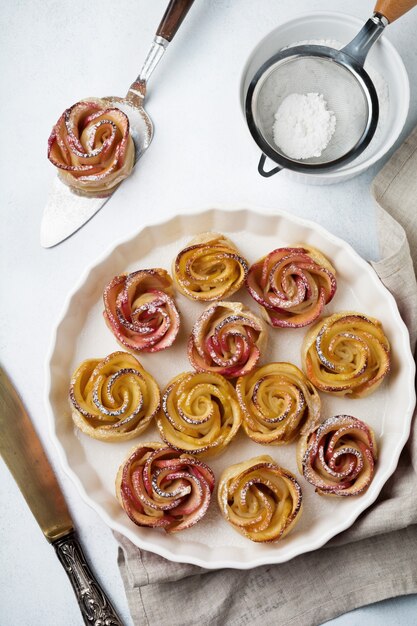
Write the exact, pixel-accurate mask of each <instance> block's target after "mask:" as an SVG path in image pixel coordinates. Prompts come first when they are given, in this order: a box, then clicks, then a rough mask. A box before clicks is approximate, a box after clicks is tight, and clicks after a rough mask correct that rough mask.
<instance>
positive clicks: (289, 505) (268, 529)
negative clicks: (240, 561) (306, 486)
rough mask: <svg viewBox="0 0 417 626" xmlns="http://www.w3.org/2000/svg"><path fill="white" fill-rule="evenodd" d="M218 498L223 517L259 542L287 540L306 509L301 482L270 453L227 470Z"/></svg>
mask: <svg viewBox="0 0 417 626" xmlns="http://www.w3.org/2000/svg"><path fill="white" fill-rule="evenodd" d="M217 499H218V503H219V507H220V510H221V512H222V514H223V517H224V518H225V519H226V520H227V521H228V522H229V523H230V524H231V525H232V526H233V528H234V529H235V530H237V531H238V532H239V533H241V534H242V535H244V536H245V537H247V538H248V539H251V540H252V541H256V542H271V541H278V540H280V539H282V538H283V537H285V535H287V534H288V533H289V532H290V530H292V529H293V528H294V526H295V524H296V523H297V522H298V520H299V518H300V514H301V510H302V493H301V487H300V485H299V483H298V481H297V480H296V478H295V477H294V476H293V474H292V473H291V472H290V471H288V470H286V469H284V468H282V467H279V465H277V463H276V462H275V461H274V460H273V459H272V458H271V457H270V456H268V455H266V454H264V455H262V456H258V457H255V458H253V459H249V460H248V461H242V462H241V463H237V464H236V465H232V466H231V467H229V468H227V469H226V470H224V472H223V473H222V475H221V477H220V480H219V488H218V492H217Z"/></svg>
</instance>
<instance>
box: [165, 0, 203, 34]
mask: <svg viewBox="0 0 417 626" xmlns="http://www.w3.org/2000/svg"><path fill="white" fill-rule="evenodd" d="M193 2H194V0H171V1H170V3H169V5H168V7H167V10H166V11H165V14H164V17H163V18H162V20H161V23H160V24H159V26H158V30H157V31H156V34H157V36H158V37H163V38H164V39H166V40H167V41H172V39H173V38H174V35H175V33H176V32H177V30H178V29H179V27H180V26H181V24H182V21H183V19H184V17H185V16H186V15H187V13H188V11H189V9H190V8H191V5H192V4H193Z"/></svg>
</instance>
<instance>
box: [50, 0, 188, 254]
mask: <svg viewBox="0 0 417 626" xmlns="http://www.w3.org/2000/svg"><path fill="white" fill-rule="evenodd" d="M193 2H194V0H170V2H169V3H168V7H167V9H166V11H165V13H164V16H163V17H162V21H161V23H160V24H159V26H158V29H157V31H156V35H155V37H154V40H153V42H152V45H151V47H150V50H149V52H148V55H147V57H146V59H145V62H144V64H143V67H142V69H141V72H140V74H139V76H138V77H137V79H136V80H135V82H134V83H132V85H131V87H130V89H129V91H128V93H127V95H126V97H125V98H119V97H117V96H110V97H108V98H102V99H103V100H104V101H106V102H107V103H108V105H109V106H110V107H111V106H116V107H117V108H119V109H121V110H122V111H123V113H125V114H126V115H127V117H128V118H129V125H130V133H131V136H132V139H133V142H134V144H135V163H137V161H138V160H139V159H140V157H141V156H142V155H143V153H144V152H145V151H146V150H147V148H148V147H149V145H150V143H151V141H152V137H153V124H152V121H151V119H150V117H149V115H148V114H147V113H146V111H145V109H144V107H143V104H144V99H145V94H146V85H147V82H148V80H149V78H150V76H151V74H152V72H153V71H154V69H155V68H156V66H157V65H158V63H159V61H160V60H161V58H162V57H163V55H164V54H165V51H166V49H167V47H168V44H169V43H170V42H171V41H172V39H173V37H174V36H175V34H176V32H177V30H178V28H179V27H180V25H181V23H182V21H183V20H184V18H185V16H186V15H187V13H188V11H189V9H190V8H191V6H192V4H193ZM115 191H116V190H115ZM109 198H111V195H110V196H107V197H106V198H93V197H87V196H83V195H81V194H78V193H74V192H73V191H71V189H70V188H69V187H67V186H66V185H64V184H63V183H62V182H61V181H60V180H59V178H58V176H56V177H55V179H54V182H53V184H52V188H51V191H50V193H49V196H48V199H47V204H46V206H45V208H44V212H43V216H42V223H41V245H42V246H43V247H44V248H52V247H53V246H56V245H57V244H58V243H60V242H61V241H64V240H65V239H67V238H68V237H70V236H71V235H72V234H73V233H75V232H76V231H77V230H79V229H80V228H81V226H83V225H84V224H85V223H86V222H88V221H89V220H90V219H91V218H92V217H93V216H94V215H95V214H96V213H97V211H99V210H100V209H101V207H102V206H103V205H104V204H105V203H106V202H107V200H109Z"/></svg>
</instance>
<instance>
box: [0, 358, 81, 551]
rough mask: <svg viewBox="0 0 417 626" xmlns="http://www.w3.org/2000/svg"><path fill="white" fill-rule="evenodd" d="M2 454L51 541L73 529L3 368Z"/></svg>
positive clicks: (0, 387) (0, 397) (0, 406)
mask: <svg viewBox="0 0 417 626" xmlns="http://www.w3.org/2000/svg"><path fill="white" fill-rule="evenodd" d="M0 453H1V456H2V457H3V459H4V461H5V462H6V465H7V466H8V468H9V470H10V472H11V474H12V475H13V477H14V479H15V481H16V482H17V484H18V486H19V489H20V491H21V492H22V494H23V496H24V498H25V500H26V502H27V504H28V505H29V508H30V510H31V511H32V513H33V515H34V517H35V519H36V521H37V522H38V524H39V526H40V527H41V529H42V532H43V534H44V535H45V537H46V538H47V540H48V541H49V542H53V541H55V540H57V539H59V538H61V537H63V536H65V535H67V534H68V533H70V532H71V531H72V530H73V529H74V524H73V521H72V519H71V515H70V513H69V511H68V507H67V505H66V503H65V500H64V496H63V494H62V491H61V488H60V486H59V484H58V481H57V479H56V478H55V474H54V472H53V469H52V467H51V464H50V463H49V461H48V458H47V456H46V454H45V452H44V449H43V447H42V443H41V441H40V439H39V437H38V435H37V433H36V431H35V429H34V427H33V424H32V422H31V420H30V418H29V416H28V414H27V412H26V409H25V407H24V406H23V403H22V401H21V399H20V397H19V395H18V394H17V392H16V390H15V388H14V386H13V384H12V382H11V381H10V379H9V377H8V376H7V374H6V373H5V371H4V370H3V369H2V368H1V367H0Z"/></svg>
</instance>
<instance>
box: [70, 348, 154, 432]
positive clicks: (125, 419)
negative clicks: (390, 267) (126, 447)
mask: <svg viewBox="0 0 417 626" xmlns="http://www.w3.org/2000/svg"><path fill="white" fill-rule="evenodd" d="M160 399H161V394H160V392H159V388H158V385H157V384H156V382H155V380H154V378H153V377H152V376H151V375H150V374H149V373H148V372H147V371H146V370H145V369H144V368H143V367H142V365H141V364H140V363H139V361H137V360H136V359H135V357H134V356H133V355H132V354H128V353H127V352H113V353H112V354H109V356H107V357H106V358H104V359H87V360H86V361H83V362H82V363H81V365H79V366H78V368H77V369H76V370H75V372H74V374H73V376H72V379H71V387H70V402H71V405H72V419H73V421H74V424H75V425H76V426H77V427H78V428H79V429H80V430H81V431H82V432H83V433H84V434H86V435H89V436H90V437H94V439H101V440H102V441H126V440H127V439H133V437H137V436H138V435H140V433H141V432H143V431H144V430H145V428H147V426H149V423H150V422H151V420H152V418H153V417H154V416H155V415H156V413H157V412H158V410H159V407H160Z"/></svg>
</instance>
